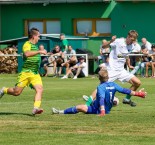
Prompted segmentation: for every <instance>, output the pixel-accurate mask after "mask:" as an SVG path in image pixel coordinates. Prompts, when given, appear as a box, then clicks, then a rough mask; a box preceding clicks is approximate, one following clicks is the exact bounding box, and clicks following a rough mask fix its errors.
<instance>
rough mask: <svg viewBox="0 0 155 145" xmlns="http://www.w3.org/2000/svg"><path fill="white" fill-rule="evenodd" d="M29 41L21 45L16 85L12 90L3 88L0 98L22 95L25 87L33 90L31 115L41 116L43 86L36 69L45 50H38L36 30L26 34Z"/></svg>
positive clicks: (45, 52)
mask: <svg viewBox="0 0 155 145" xmlns="http://www.w3.org/2000/svg"><path fill="white" fill-rule="evenodd" d="M28 38H29V40H28V41H26V42H25V43H24V45H23V54H24V56H23V61H24V63H23V66H22V71H21V73H20V74H19V75H18V78H17V83H16V85H15V87H13V88H6V87H3V88H2V89H1V90H0V97H1V98H2V96H3V95H4V94H8V95H13V96H18V95H20V94H21V93H22V91H23V89H24V88H25V87H26V86H30V87H31V88H33V89H34V90H35V97H34V108H33V110H32V114H33V115H35V114H41V113H42V112H43V109H41V108H40V106H41V99H42V93H43V85H42V80H41V77H40V75H39V73H38V69H39V66H40V62H41V56H40V55H41V54H44V55H45V54H47V51H46V50H39V48H38V46H37V43H38V40H39V39H40V33H39V30H38V29H37V28H32V29H31V30H30V31H29V34H28Z"/></svg>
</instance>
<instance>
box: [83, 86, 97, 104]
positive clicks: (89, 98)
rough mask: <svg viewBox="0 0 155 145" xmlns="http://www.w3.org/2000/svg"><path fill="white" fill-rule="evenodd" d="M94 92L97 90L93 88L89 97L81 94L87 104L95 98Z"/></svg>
mask: <svg viewBox="0 0 155 145" xmlns="http://www.w3.org/2000/svg"><path fill="white" fill-rule="evenodd" d="M96 93H97V90H96V89H95V90H94V91H93V92H92V94H91V95H90V96H89V97H88V96H86V95H83V99H84V100H85V101H86V105H87V106H90V105H91V104H92V102H93V100H95V98H96Z"/></svg>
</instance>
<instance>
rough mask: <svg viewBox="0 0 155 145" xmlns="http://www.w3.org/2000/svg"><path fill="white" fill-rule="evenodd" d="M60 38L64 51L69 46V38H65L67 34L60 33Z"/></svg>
mask: <svg viewBox="0 0 155 145" xmlns="http://www.w3.org/2000/svg"><path fill="white" fill-rule="evenodd" d="M60 40H61V50H62V52H64V51H65V50H67V48H68V40H67V39H66V38H65V34H64V33H61V34H60Z"/></svg>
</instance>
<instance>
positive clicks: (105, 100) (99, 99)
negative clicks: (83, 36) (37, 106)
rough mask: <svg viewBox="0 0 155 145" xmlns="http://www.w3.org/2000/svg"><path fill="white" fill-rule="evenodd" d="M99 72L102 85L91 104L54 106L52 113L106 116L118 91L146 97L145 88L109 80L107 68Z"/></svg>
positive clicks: (99, 86)
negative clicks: (69, 106)
mask: <svg viewBox="0 0 155 145" xmlns="http://www.w3.org/2000/svg"><path fill="white" fill-rule="evenodd" d="M98 74H99V80H100V85H98V87H97V94H96V100H95V101H94V102H93V103H92V104H91V106H87V105H77V106H75V107H71V108H67V109H65V110H57V109H55V108H52V113H53V114H76V113H78V112H84V113H86V114H99V116H104V115H105V114H109V113H110V110H111V108H112V107H113V105H114V104H113V100H114V96H115V93H116V92H117V91H118V92H120V93H123V94H128V95H132V96H138V97H141V98H145V96H146V94H147V93H146V92H144V91H143V90H141V91H139V92H135V91H132V90H130V89H126V88H122V87H121V86H119V85H118V84H116V83H114V82H108V79H109V77H108V72H107V70H100V71H99V73H98Z"/></svg>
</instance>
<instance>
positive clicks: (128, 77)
mask: <svg viewBox="0 0 155 145" xmlns="http://www.w3.org/2000/svg"><path fill="white" fill-rule="evenodd" d="M118 80H119V81H121V82H129V83H131V84H132V86H131V87H130V89H131V90H133V91H135V90H137V88H138V87H139V86H140V85H141V82H140V80H139V79H138V78H137V77H136V76H134V75H133V74H131V73H130V72H128V71H127V70H125V69H124V70H122V71H120V72H119V75H118ZM123 104H129V105H130V106H132V107H135V106H136V103H134V102H133V101H131V95H126V97H125V98H124V99H123Z"/></svg>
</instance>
